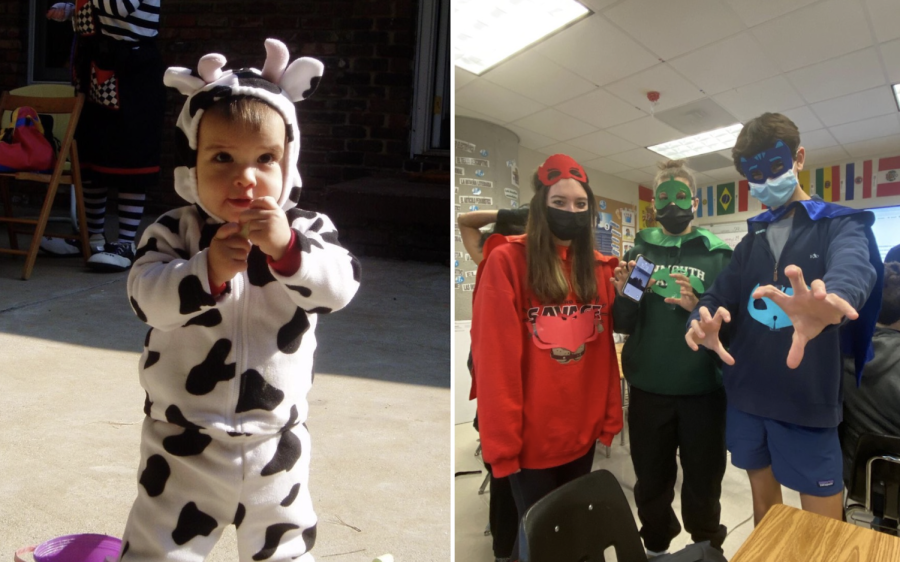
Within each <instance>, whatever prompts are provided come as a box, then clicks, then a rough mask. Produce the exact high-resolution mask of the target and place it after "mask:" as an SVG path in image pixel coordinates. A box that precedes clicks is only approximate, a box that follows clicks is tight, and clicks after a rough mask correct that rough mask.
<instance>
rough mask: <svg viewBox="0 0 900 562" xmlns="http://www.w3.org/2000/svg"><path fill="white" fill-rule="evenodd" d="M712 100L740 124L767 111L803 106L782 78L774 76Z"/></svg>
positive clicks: (800, 99) (801, 100)
mask: <svg viewBox="0 0 900 562" xmlns="http://www.w3.org/2000/svg"><path fill="white" fill-rule="evenodd" d="M713 99H714V100H715V101H716V102H718V103H719V104H720V105H721V106H722V107H724V108H725V109H727V110H728V111H730V112H731V113H732V115H734V116H735V117H737V118H738V119H740V120H741V122H742V123H746V122H747V121H749V120H751V119H753V118H754V117H758V116H760V115H762V114H763V113H765V112H767V111H784V110H785V109H791V108H794V107H799V106H801V105H803V98H801V97H800V96H799V95H797V92H796V91H795V90H794V88H793V86H791V84H790V83H789V82H788V81H787V80H786V79H785V78H784V76H775V77H773V78H768V79H766V80H762V81H760V82H756V83H755V84H750V85H749V86H741V87H740V88H735V89H733V90H729V91H727V92H723V93H721V94H718V95H715V96H713Z"/></svg>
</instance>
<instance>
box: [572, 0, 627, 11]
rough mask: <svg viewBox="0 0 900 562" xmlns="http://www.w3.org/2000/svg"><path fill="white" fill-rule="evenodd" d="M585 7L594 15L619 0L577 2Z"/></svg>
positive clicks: (584, 0) (580, 0)
mask: <svg viewBox="0 0 900 562" xmlns="http://www.w3.org/2000/svg"><path fill="white" fill-rule="evenodd" d="M578 1H579V2H581V3H582V4H584V5H585V6H587V7H588V8H589V9H590V10H591V11H592V12H594V13H596V12H599V11H600V10H602V9H604V8H607V7H609V6H612V5H613V4H615V3H616V2H618V1H619V0H578Z"/></svg>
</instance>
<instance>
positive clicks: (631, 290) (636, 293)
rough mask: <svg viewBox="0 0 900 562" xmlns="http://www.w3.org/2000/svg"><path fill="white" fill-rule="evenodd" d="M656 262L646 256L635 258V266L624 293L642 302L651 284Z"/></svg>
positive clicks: (635, 300)
mask: <svg viewBox="0 0 900 562" xmlns="http://www.w3.org/2000/svg"><path fill="white" fill-rule="evenodd" d="M655 267H656V266H655V265H654V263H653V262H652V261H650V260H648V259H647V258H645V257H644V256H641V255H639V256H638V257H637V260H635V265H634V268H633V269H632V270H631V273H630V274H629V275H628V281H626V282H625V288H624V289H623V291H622V292H623V293H624V294H625V296H626V297H628V298H630V299H631V300H633V301H634V302H641V297H643V296H644V291H646V290H647V287H648V286H649V285H650V276H651V275H653V269H654V268H655Z"/></svg>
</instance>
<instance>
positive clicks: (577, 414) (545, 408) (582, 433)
mask: <svg viewBox="0 0 900 562" xmlns="http://www.w3.org/2000/svg"><path fill="white" fill-rule="evenodd" d="M557 250H558V251H559V254H560V257H561V258H562V260H563V264H564V267H565V271H566V275H567V276H568V275H569V274H570V273H569V272H570V269H571V265H572V261H571V260H570V259H568V250H569V248H567V247H564V246H557ZM525 252H526V247H525V236H509V237H502V236H492V237H491V238H489V239H488V241H487V243H486V244H485V246H484V261H483V262H482V264H481V265H482V267H481V268H480V270H479V273H478V279H477V284H476V289H475V296H474V298H475V303H474V307H473V311H472V359H473V362H474V365H475V369H474V371H475V380H473V383H472V397H473V398H474V397H475V394H476V390H477V396H478V424H479V431H480V433H481V444H482V451H483V454H484V460H485V461H486V462H489V463H490V464H491V467H492V469H493V472H494V476H496V477H498V478H500V477H503V476H507V475H509V474H512V473H514V472H516V471H518V470H519V469H520V468H531V469H539V468H550V467H554V466H560V465H563V464H566V463H568V462H571V461H573V460H575V459H577V458H579V457H581V456H583V455H584V454H585V453H587V451H588V449H590V447H591V446H592V445H593V444H594V442H595V441H596V440H597V439H600V441H601V442H602V443H603V444H605V445H610V444H611V443H612V439H613V436H615V435H616V434H617V433H618V432H619V431H621V430H622V397H621V395H620V393H619V366H618V363H617V362H616V352H615V345H614V343H613V327H612V314H611V311H610V308H611V307H612V303H613V301H614V300H615V288H614V287H613V286H612V284H611V283H610V282H609V279H610V278H611V277H612V276H613V269H614V268H615V266H616V265H617V264H618V259H617V258H612V257H605V256H602V255H601V254H599V253H597V252H594V255H595V258H596V260H597V267H596V278H597V286H598V288H599V292H600V294H599V295H598V297H597V299H596V300H595V301H594V302H592V303H580V302H577V301H576V297H575V295H574V293H571V292H570V293H569V295H568V297H567V298H566V301H565V302H564V303H561V304H559V305H556V306H550V305H548V306H543V305H541V304H540V302H539V301H538V299H537V297H536V296H535V295H534V293H533V292H532V291H531V289H530V288H529V286H528V273H527V267H526V258H525ZM476 384H477V389H476Z"/></svg>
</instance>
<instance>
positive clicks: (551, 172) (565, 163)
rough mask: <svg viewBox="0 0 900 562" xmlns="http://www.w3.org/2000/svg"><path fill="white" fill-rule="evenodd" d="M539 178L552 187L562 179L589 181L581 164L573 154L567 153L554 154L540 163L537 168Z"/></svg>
mask: <svg viewBox="0 0 900 562" xmlns="http://www.w3.org/2000/svg"><path fill="white" fill-rule="evenodd" d="M537 173H538V179H540V180H541V183H542V184H544V185H546V186H547V187H550V186H551V185H554V184H555V183H556V182H558V181H559V180H561V179H566V178H571V179H573V180H577V181H580V182H584V183H587V182H588V177H587V174H586V173H584V168H582V167H581V164H579V163H578V162H576V161H575V159H574V158H572V157H571V156H567V155H565V154H554V155H553V156H551V157H550V158H547V160H546V161H545V162H544V163H543V164H541V165H540V167H539V168H538V170H537Z"/></svg>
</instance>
